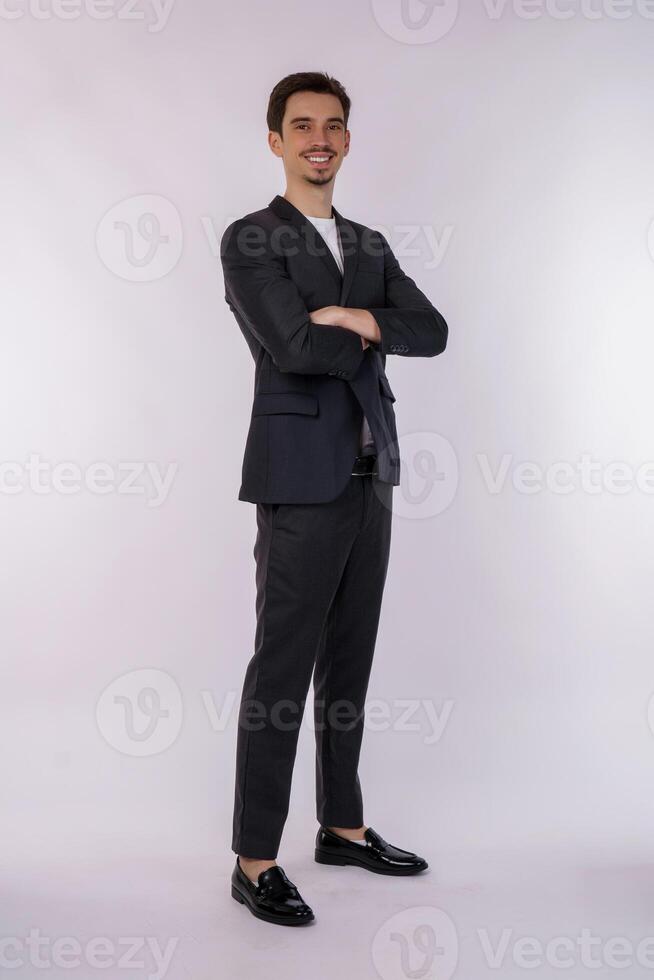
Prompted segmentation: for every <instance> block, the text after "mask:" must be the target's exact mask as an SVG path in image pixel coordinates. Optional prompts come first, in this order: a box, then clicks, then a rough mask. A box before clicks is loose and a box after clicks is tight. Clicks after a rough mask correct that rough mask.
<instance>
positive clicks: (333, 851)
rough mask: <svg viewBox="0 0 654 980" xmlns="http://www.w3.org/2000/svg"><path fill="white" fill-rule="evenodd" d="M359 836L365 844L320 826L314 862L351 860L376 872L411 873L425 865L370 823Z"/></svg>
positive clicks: (345, 862)
mask: <svg viewBox="0 0 654 980" xmlns="http://www.w3.org/2000/svg"><path fill="white" fill-rule="evenodd" d="M363 836H364V838H365V841H366V844H365V847H364V845H363V844H354V843H353V842H352V841H348V840H346V839H345V837H341V836H340V834H335V833H334V832H333V831H331V830H327V828H326V827H323V826H321V827H320V829H319V830H318V833H317V835H316V852H315V854H316V861H317V862H318V864H354V865H356V866H357V867H359V868H365V869H366V871H375V872H376V873H377V874H380V875H414V874H417V873H418V872H419V871H424V870H425V868H428V867H429V865H428V864H427V862H426V861H425V859H424V858H422V857H419V856H418V855H417V854H414V853H413V851H403V850H402V849H401V848H400V847H394V846H393V845H392V844H388V843H387V842H386V841H385V840H384V838H383V837H380V836H379V834H377V833H375V831H374V830H373V829H372V827H368V829H367V830H366V831H365V833H364V835H363Z"/></svg>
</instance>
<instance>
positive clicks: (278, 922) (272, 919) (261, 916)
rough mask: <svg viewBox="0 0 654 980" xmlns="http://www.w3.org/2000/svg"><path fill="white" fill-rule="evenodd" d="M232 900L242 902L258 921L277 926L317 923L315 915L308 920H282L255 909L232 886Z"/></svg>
mask: <svg viewBox="0 0 654 980" xmlns="http://www.w3.org/2000/svg"><path fill="white" fill-rule="evenodd" d="M232 898H234V899H236V901H237V902H240V904H241V905H245V907H246V908H247V909H248V911H249V912H251V913H252V915H254V916H255V917H256V918H257V919H263V920H264V922H273V923H274V924H275V925H276V926H308V925H309V923H310V922H315V919H316V917H315V915H312V916H311V918H306V919H280V918H278V917H277V916H275V915H271V914H270V913H268V912H260V911H259V910H258V909H255V908H253V907H252V906H251V905H250V903H249V902H248V901H247V899H245V898H244V897H243V895H241V893H240V891H239V890H238V888H236V886H235V885H232Z"/></svg>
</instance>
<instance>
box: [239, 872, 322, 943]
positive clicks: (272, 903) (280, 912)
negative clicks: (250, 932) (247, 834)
mask: <svg viewBox="0 0 654 980" xmlns="http://www.w3.org/2000/svg"><path fill="white" fill-rule="evenodd" d="M257 882H258V884H256V885H255V884H254V882H253V881H252V880H251V879H250V878H248V876H247V875H246V873H245V872H244V871H243V868H242V867H241V865H240V863H239V860H238V855H237V856H236V864H235V866H234V870H233V871H232V898H235V899H236V901H237V902H240V903H241V905H247V907H248V908H249V910H250V912H251V913H252V915H256V917H257V919H265V921H266V922H275V923H276V924H277V925H280V926H303V925H306V924H307V923H309V922H313V921H314V919H315V916H314V914H313V911H312V910H311V909H310V908H309V906H308V905H307V904H306V903H305V902H303V901H302V896H301V895H300V893H299V891H298V890H297V888H296V887H295V885H294V884H293V882H292V881H291V880H290V879H289V878H287V877H286V875H285V874H284V870H283V869H282V868H280V866H279V865H278V864H276V865H273V867H272V868H268V869H267V871H262V872H261V874H260V875H259V877H258V878H257Z"/></svg>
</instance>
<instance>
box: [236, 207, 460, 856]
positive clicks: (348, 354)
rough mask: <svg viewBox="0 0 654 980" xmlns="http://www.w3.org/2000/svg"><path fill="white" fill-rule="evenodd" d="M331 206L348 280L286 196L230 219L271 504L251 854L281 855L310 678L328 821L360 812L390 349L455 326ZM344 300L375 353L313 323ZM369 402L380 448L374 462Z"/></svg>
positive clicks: (319, 801) (245, 824) (245, 842)
mask: <svg viewBox="0 0 654 980" xmlns="http://www.w3.org/2000/svg"><path fill="white" fill-rule="evenodd" d="M332 210H333V215H334V217H335V218H336V223H337V226H338V231H339V235H340V240H341V244H342V248H343V253H344V255H343V257H344V274H343V276H341V274H340V271H339V269H338V266H337V264H336V262H335V260H334V257H333V255H332V253H331V251H330V249H329V247H328V246H327V244H326V242H325V241H324V240H323V239H322V237H321V236H320V234H319V233H318V231H317V230H316V228H315V226H314V225H313V224H312V223H311V222H310V221H308V220H307V219H306V218H305V217H304V215H303V214H302V212H301V211H299V210H298V209H297V208H296V207H294V205H292V204H291V203H290V202H289V201H287V200H286V199H285V198H283V197H280V196H277V197H275V198H274V199H273V200H272V201H271V202H270V204H269V206H268V207H267V208H263V209H262V210H261V211H256V212H253V213H251V214H248V215H246V216H245V217H244V218H239V219H238V220H237V221H234V222H232V224H230V225H229V227H228V228H227V229H226V231H225V233H224V235H223V238H222V241H221V247H220V254H221V260H222V265H223V272H224V279H225V299H226V301H227V303H228V305H229V307H230V309H231V310H232V311H233V313H234V316H235V317H236V320H237V323H238V325H239V327H240V329H241V331H242V333H243V335H244V337H245V339H246V341H247V343H248V346H249V348H250V351H251V352H252V356H253V358H254V361H255V383H254V398H253V407H252V415H251V419H250V427H249V432H248V436H247V443H246V448H245V457H244V460H243V468H242V484H241V488H240V491H239V494H238V497H239V500H247V501H251V502H253V503H255V504H256V517H257V535H256V541H255V545H254V552H253V553H254V558H255V561H256V618H257V624H256V633H255V644H254V646H255V649H254V653H253V655H252V657H251V659H250V661H249V663H248V665H247V669H246V673H245V680H244V684H243V690H242V694H241V703H240V709H239V717H238V735H237V748H236V778H235V796H234V813H233V833H232V843H231V847H232V850H233V851H235V852H236V853H237V854H240V855H242V856H243V857H252V858H267V859H274V858H276V857H277V853H278V849H279V845H280V840H281V836H282V831H283V827H284V823H285V821H286V817H287V814H288V805H289V799H290V790H291V779H292V773H293V765H294V762H295V756H296V750H297V741H298V735H299V728H300V725H301V722H302V719H303V714H304V706H305V700H306V695H307V692H308V689H309V685H310V683H311V676H312V673H313V687H314V727H315V739H316V816H317V819H318V821H319V823H321V824H323V825H324V826H337V827H359V826H361V825H362V823H363V802H362V794H361V786H360V782H359V776H358V763H359V756H360V750H361V742H362V736H363V727H364V713H365V696H366V691H367V687H368V681H369V677H370V671H371V666H372V660H373V653H374V649H375V642H376V638H377V629H378V624H379V617H380V610H381V602H382V594H383V589H384V583H385V579H386V572H387V568H388V558H389V553H390V541H391V518H392V502H393V488H394V487H395V486H397V485H398V484H399V482H400V459H399V448H398V444H397V432H396V428H395V415H394V411H393V402H394V401H395V396H394V395H393V392H392V390H391V387H390V384H389V382H388V379H387V377H386V373H385V362H386V355H387V354H399V355H403V356H408V357H431V356H433V355H435V354H439V353H440V352H441V351H443V350H444V348H445V345H446V341H447V334H448V328H447V325H446V323H445V320H444V319H443V317H442V316H441V314H440V313H439V312H438V311H437V310H436V309H435V307H434V306H432V304H431V303H430V301H429V300H428V299H427V297H426V296H425V295H424V294H423V293H422V292H421V291H420V290H419V289H418V287H417V286H416V284H415V282H414V281H413V280H412V279H410V278H409V277H408V276H406V275H405V274H404V273H403V272H402V270H401V269H400V267H399V264H398V262H397V260H396V259H395V257H394V255H393V253H392V251H391V249H390V247H389V245H388V243H387V241H386V239H385V238H384V237H383V236H382V235H381V234H380V233H379V232H376V231H372V230H371V229H369V228H366V227H365V226H364V225H360V224H357V223H356V222H353V221H346V220H345V219H344V218H342V217H341V215H340V214H339V213H338V212H337V211H336V209H332ZM330 305H337V306H348V307H358V308H366V309H369V310H370V311H371V312H372V313H373V315H374V317H375V319H376V320H377V323H378V324H379V329H380V333H381V339H380V341H379V342H378V343H372V342H371V343H370V346H369V347H368V348H366V349H365V350H364V349H363V348H362V346H361V338H360V336H359V335H358V334H356V333H354V332H353V331H351V330H346V329H344V328H341V327H337V326H331V325H326V326H323V325H319V324H314V323H312V322H311V321H310V318H309V312H310V311H311V310H315V309H319V308H320V307H323V306H330ZM364 413H365V416H366V418H367V419H368V424H369V426H370V429H371V432H372V435H373V437H374V441H375V448H376V457H373V461H372V465H373V466H374V467H375V468H374V469H373V471H372V472H371V473H370V474H366V475H361V474H360V473H359V472H358V467H357V472H356V473H353V466H354V464H355V460H356V459H357V457H358V451H359V440H360V434H361V423H362V418H363V414H364ZM368 461H369V462H370V458H368Z"/></svg>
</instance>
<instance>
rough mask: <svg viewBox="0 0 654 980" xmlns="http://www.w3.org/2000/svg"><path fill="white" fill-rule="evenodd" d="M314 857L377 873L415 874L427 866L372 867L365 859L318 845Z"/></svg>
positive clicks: (320, 862) (329, 862)
mask: <svg viewBox="0 0 654 980" xmlns="http://www.w3.org/2000/svg"><path fill="white" fill-rule="evenodd" d="M315 859H316V861H317V862H318V864H334V865H339V866H345V865H347V864H351V865H354V866H355V867H357V868H365V870H366V871H372V872H374V874H378V875H405V876H406V875H417V874H419V873H420V872H421V871H426V870H427V868H428V867H429V865H428V864H427V863H425V864H423V865H421V866H420V867H419V868H384V867H382V866H381V865H380V866H379V867H374V866H373V865H370V864H366V862H365V861H359V860H358V859H357V858H355V857H341V856H340V855H338V854H330V853H329V851H321V850H320V848H318V847H317V848H316V850H315Z"/></svg>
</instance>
